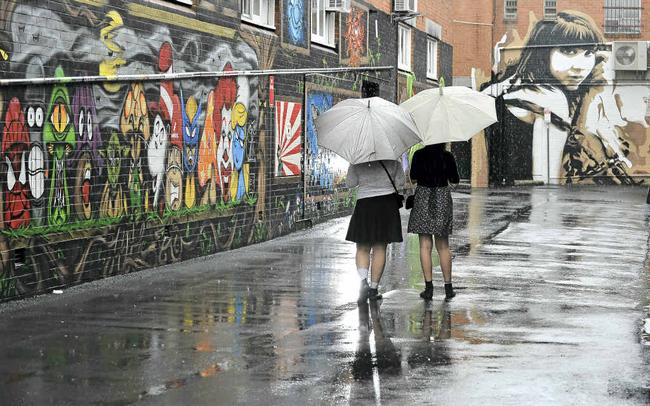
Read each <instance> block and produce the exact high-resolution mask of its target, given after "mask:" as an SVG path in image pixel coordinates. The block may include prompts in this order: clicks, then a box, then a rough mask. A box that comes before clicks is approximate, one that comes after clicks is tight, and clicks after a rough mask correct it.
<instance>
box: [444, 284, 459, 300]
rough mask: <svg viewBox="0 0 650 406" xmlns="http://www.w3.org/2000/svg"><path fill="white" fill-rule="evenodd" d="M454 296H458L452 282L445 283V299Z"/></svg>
mask: <svg viewBox="0 0 650 406" xmlns="http://www.w3.org/2000/svg"><path fill="white" fill-rule="evenodd" d="M454 296H456V292H454V288H453V286H452V285H451V283H445V300H451V299H453V298H454Z"/></svg>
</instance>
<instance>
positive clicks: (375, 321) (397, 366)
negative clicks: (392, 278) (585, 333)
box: [352, 302, 402, 381]
mask: <svg viewBox="0 0 650 406" xmlns="http://www.w3.org/2000/svg"><path fill="white" fill-rule="evenodd" d="M369 312H370V316H369V315H368V313H369ZM372 333H374V334H372ZM371 335H373V336H374V340H373V341H374V344H375V345H374V347H375V348H374V349H375V353H374V354H373V353H372V349H371V345H370V344H371V343H370V336H371ZM401 366H402V361H401V356H400V354H399V352H398V351H397V349H396V348H395V345H394V344H393V342H392V341H391V339H390V337H388V336H386V335H385V333H384V328H383V326H382V323H381V313H380V311H379V304H378V303H376V302H372V303H370V305H368V304H367V303H364V304H361V305H359V345H358V347H357V351H356V353H355V356H354V361H353V362H352V376H353V377H354V379H355V380H357V381H359V380H365V379H375V378H376V376H375V372H377V373H378V374H379V375H380V376H381V375H399V373H400V372H401Z"/></svg>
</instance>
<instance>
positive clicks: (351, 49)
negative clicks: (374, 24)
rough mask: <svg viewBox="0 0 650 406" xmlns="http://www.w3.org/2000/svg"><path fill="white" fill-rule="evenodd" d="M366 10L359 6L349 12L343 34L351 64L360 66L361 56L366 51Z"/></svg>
mask: <svg viewBox="0 0 650 406" xmlns="http://www.w3.org/2000/svg"><path fill="white" fill-rule="evenodd" d="M364 16H365V12H364V11H363V10H360V9H358V8H356V7H355V8H353V9H352V11H351V12H350V13H349V14H348V18H347V20H346V25H347V29H346V30H345V33H344V34H343V36H344V38H345V41H346V46H347V56H348V58H350V66H359V64H360V63H361V58H362V57H363V56H364V55H365V53H366V26H365V24H366V20H365V18H364Z"/></svg>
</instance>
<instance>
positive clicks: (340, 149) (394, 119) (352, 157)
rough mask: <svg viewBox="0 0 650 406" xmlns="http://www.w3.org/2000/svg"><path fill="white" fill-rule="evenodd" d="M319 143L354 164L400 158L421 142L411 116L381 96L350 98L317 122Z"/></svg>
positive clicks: (327, 112) (322, 115) (320, 117)
mask: <svg viewBox="0 0 650 406" xmlns="http://www.w3.org/2000/svg"><path fill="white" fill-rule="evenodd" d="M315 124H316V133H317V134H318V145H320V146H321V147H324V148H327V149H329V150H331V151H334V152H335V153H337V154H338V155H340V156H341V157H343V159H345V160H346V161H348V162H350V163H351V164H358V163H363V162H370V161H378V160H382V159H393V160H394V159H397V158H399V157H400V156H401V155H402V153H404V151H406V150H407V149H408V148H409V147H411V146H412V145H415V144H417V143H418V142H420V137H419V136H418V129H417V126H416V125H415V122H414V121H413V118H412V117H411V115H410V114H409V113H408V112H406V111H404V110H403V109H402V108H401V107H400V106H398V105H396V104H394V103H391V102H389V101H387V100H384V99H382V98H379V97H371V98H368V99H347V100H343V101H342V102H340V103H337V104H336V105H335V106H334V107H332V108H331V109H329V110H327V111H326V112H325V113H323V114H321V115H320V116H319V117H318V118H317V119H316V121H315Z"/></svg>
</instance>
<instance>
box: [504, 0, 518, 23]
mask: <svg viewBox="0 0 650 406" xmlns="http://www.w3.org/2000/svg"><path fill="white" fill-rule="evenodd" d="M503 18H504V19H506V20H516V19H517V0H506V1H505V10H504V14H503Z"/></svg>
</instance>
